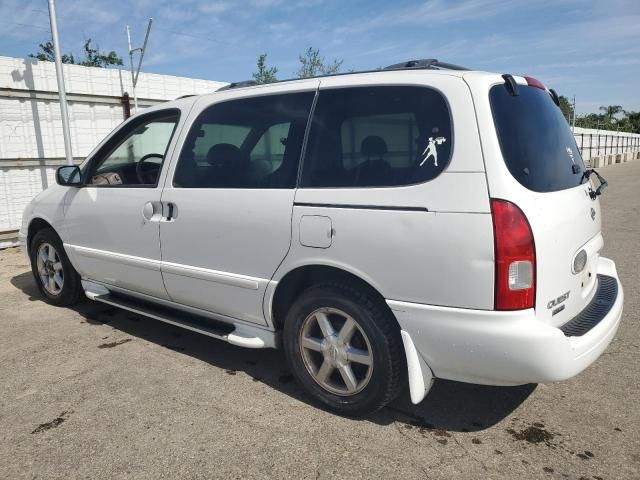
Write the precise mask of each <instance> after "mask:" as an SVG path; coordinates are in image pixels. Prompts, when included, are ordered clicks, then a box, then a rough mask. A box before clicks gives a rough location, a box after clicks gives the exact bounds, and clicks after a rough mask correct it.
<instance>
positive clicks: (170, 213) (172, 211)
mask: <svg viewBox="0 0 640 480" xmlns="http://www.w3.org/2000/svg"><path fill="white" fill-rule="evenodd" d="M162 209H163V211H164V214H163V216H162V221H163V222H173V221H174V220H175V219H176V217H177V216H178V206H177V205H176V204H175V203H173V202H162Z"/></svg>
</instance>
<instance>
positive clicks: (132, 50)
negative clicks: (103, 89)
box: [127, 18, 153, 113]
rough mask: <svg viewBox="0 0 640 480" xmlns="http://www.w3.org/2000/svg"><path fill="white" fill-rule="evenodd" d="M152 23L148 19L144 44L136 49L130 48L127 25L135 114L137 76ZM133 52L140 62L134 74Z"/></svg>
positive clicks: (128, 33) (128, 35)
mask: <svg viewBox="0 0 640 480" xmlns="http://www.w3.org/2000/svg"><path fill="white" fill-rule="evenodd" d="M152 22H153V18H150V19H149V24H148V25H147V33H146V34H145V36H144V43H143V44H142V47H137V48H132V47H131V31H130V30H129V25H127V42H128V43H129V63H130V65H131V90H132V91H133V106H134V108H135V113H138V95H136V85H137V83H138V75H140V67H142V59H143V58H144V52H145V51H146V49H147V40H149V32H150V31H151V23H152ZM135 52H140V60H139V61H138V68H137V69H136V71H135V73H134V69H133V54H134V53H135Z"/></svg>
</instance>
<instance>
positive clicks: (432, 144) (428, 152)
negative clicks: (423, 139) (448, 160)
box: [420, 137, 447, 167]
mask: <svg viewBox="0 0 640 480" xmlns="http://www.w3.org/2000/svg"><path fill="white" fill-rule="evenodd" d="M446 141H447V139H446V138H444V137H435V138H434V137H429V143H428V144H427V148H425V149H424V152H422V155H424V158H423V159H422V162H420V166H423V165H424V164H425V163H426V161H427V160H429V157H433V166H434V167H437V166H438V148H437V145H442V144H443V143H444V142H446Z"/></svg>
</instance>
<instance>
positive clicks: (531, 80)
mask: <svg viewBox="0 0 640 480" xmlns="http://www.w3.org/2000/svg"><path fill="white" fill-rule="evenodd" d="M524 79H525V80H526V81H527V85H529V86H530V87H536V88H541V89H542V90H546V89H547V87H545V86H544V85H543V84H542V82H541V81H540V80H538V79H536V78H533V77H524Z"/></svg>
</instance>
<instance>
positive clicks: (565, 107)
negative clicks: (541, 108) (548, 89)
mask: <svg viewBox="0 0 640 480" xmlns="http://www.w3.org/2000/svg"><path fill="white" fill-rule="evenodd" d="M558 99H559V100H560V111H561V112H562V115H564V118H566V119H567V122H569V124H571V118H572V116H573V105H571V103H569V99H568V98H567V97H565V96H564V95H560V96H559V97H558Z"/></svg>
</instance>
